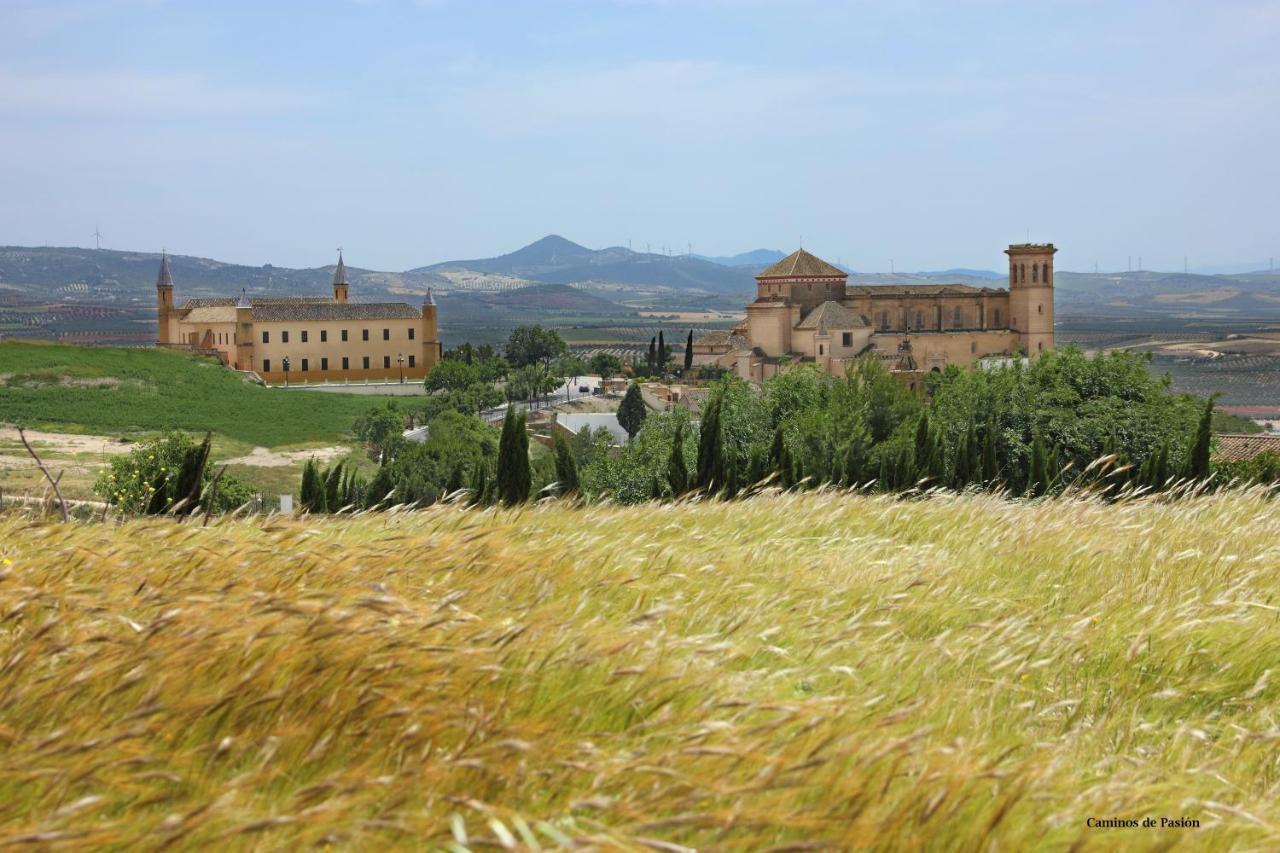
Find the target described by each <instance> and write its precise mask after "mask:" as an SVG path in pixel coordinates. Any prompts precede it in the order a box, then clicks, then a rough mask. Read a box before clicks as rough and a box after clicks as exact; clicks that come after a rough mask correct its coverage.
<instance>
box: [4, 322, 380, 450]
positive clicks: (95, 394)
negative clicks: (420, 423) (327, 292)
mask: <svg viewBox="0 0 1280 853" xmlns="http://www.w3.org/2000/svg"><path fill="white" fill-rule="evenodd" d="M375 402H376V401H375V400H373V399H371V398H369V397H359V396H356V395H353V394H328V393H324V394H322V393H306V392H298V391H285V390H283V389H272V388H264V387H262V386H260V385H256V384H254V383H252V382H249V381H247V380H245V379H243V378H241V376H240V375H239V374H237V373H235V372H233V371H230V370H227V369H226V368H224V367H223V366H222V365H221V364H219V363H218V362H216V361H215V360H213V359H210V358H202V357H198V356H192V355H188V354H187V353H184V352H180V351H176V350H164V349H113V348H108V347H93V348H84V347H73V346H64V345H59V344H35V343H17V342H3V343H0V422H3V423H9V424H18V425H22V426H29V427H40V428H46V427H51V428H55V429H61V430H68V431H71V432H86V433H101V434H106V435H126V434H131V433H152V432H157V431H163V430H168V429H180V430H189V431H192V432H203V431H204V430H206V429H209V430H213V431H214V432H215V433H217V434H218V435H221V436H225V437H227V438H230V439H234V440H238V441H244V442H248V443H249V444H250V445H256V446H261V447H278V446H281V445H290V444H301V443H306V442H321V441H336V440H340V439H343V438H344V437H346V436H347V435H348V434H349V433H350V431H351V425H352V423H353V422H354V421H355V418H356V417H357V416H358V415H359V414H361V413H363V412H365V411H367V410H368V409H369V408H370V407H371V406H372V405H374V404H375Z"/></svg>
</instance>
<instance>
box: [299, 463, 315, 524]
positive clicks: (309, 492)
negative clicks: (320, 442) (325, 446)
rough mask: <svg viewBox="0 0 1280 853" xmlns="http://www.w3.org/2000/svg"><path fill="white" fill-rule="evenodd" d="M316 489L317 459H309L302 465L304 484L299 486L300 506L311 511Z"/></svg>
mask: <svg viewBox="0 0 1280 853" xmlns="http://www.w3.org/2000/svg"><path fill="white" fill-rule="evenodd" d="M315 489H316V460H315V459H314V458H311V459H308V460H307V464H305V465H303V466H302V485H301V486H300V487H299V488H298V507H299V508H300V509H305V510H308V511H310V509H311V501H312V500H313V499H314V498H313V496H314V495H315Z"/></svg>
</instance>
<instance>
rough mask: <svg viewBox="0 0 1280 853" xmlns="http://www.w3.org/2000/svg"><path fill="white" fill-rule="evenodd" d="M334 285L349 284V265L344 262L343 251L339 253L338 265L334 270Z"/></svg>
mask: <svg viewBox="0 0 1280 853" xmlns="http://www.w3.org/2000/svg"><path fill="white" fill-rule="evenodd" d="M333 283H334V284H346V283H347V265H346V264H345V263H343V261H342V251H341V250H339V251H338V265H337V266H336V267H334V268H333Z"/></svg>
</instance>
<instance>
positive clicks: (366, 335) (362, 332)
mask: <svg viewBox="0 0 1280 853" xmlns="http://www.w3.org/2000/svg"><path fill="white" fill-rule="evenodd" d="M360 337H361V339H362V340H366V341H367V340H369V330H368V329H361V330H360Z"/></svg>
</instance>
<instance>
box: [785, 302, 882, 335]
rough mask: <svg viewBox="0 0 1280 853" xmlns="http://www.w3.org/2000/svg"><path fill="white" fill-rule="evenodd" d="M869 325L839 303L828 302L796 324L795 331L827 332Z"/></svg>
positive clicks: (854, 312)
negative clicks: (814, 330) (812, 330)
mask: <svg viewBox="0 0 1280 853" xmlns="http://www.w3.org/2000/svg"><path fill="white" fill-rule="evenodd" d="M867 325H869V324H868V323H867V321H866V320H864V319H862V315H861V314H859V313H858V312H857V311H854V310H853V309H851V308H846V307H844V306H843V305H841V304H840V303H839V302H835V301H831V300H828V301H827V302H824V303H822V304H821V305H819V306H818V307H817V308H814V309H813V310H812V311H810V312H809V313H808V315H806V316H805V318H804V319H803V320H801V321H800V322H799V323H797V324H796V328H797V329H816V330H817V331H819V332H827V331H830V330H832V329H861V328H864V327H866V326H867Z"/></svg>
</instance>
